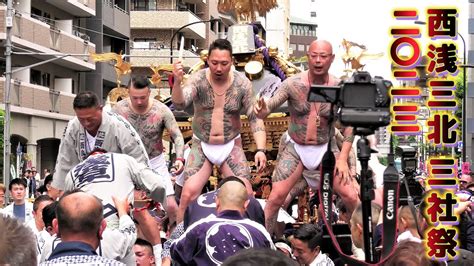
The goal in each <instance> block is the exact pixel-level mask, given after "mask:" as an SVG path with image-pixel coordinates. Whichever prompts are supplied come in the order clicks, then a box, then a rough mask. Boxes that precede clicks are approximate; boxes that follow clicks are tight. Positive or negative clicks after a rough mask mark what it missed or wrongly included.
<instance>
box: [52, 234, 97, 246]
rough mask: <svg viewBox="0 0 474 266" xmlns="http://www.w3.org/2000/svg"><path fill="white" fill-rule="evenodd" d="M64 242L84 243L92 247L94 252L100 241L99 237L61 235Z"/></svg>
mask: <svg viewBox="0 0 474 266" xmlns="http://www.w3.org/2000/svg"><path fill="white" fill-rule="evenodd" d="M61 241H62V242H72V241H75V242H82V243H86V244H88V245H89V246H91V247H92V248H93V249H94V250H96V249H97V247H98V246H99V239H98V238H97V236H86V235H85V234H71V235H70V234H66V235H64V234H61Z"/></svg>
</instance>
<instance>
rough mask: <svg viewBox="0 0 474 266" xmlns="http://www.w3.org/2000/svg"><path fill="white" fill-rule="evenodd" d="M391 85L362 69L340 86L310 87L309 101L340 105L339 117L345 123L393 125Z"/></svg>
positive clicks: (387, 81)
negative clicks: (391, 119) (391, 122)
mask: <svg viewBox="0 0 474 266" xmlns="http://www.w3.org/2000/svg"><path fill="white" fill-rule="evenodd" d="M391 87H392V83H391V82H390V81H389V80H384V79H383V78H382V77H378V76H376V77H374V78H372V77H371V76H370V74H369V72H366V71H359V72H355V73H354V75H353V76H352V77H351V78H350V79H349V80H348V81H345V82H342V85H340V86H311V89H310V91H309V94H308V101H309V102H330V103H333V104H335V105H337V106H338V107H340V109H339V110H340V111H339V112H338V114H337V115H338V117H339V120H340V121H341V122H342V124H344V125H346V126H352V127H364V128H370V129H377V128H379V127H383V126H387V125H389V124H390V118H391V116H390V95H389V89H390V88H391Z"/></svg>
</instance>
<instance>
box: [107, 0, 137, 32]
mask: <svg viewBox="0 0 474 266" xmlns="http://www.w3.org/2000/svg"><path fill="white" fill-rule="evenodd" d="M102 20H103V22H104V26H106V27H108V28H109V29H112V30H114V31H116V32H118V33H120V34H121V35H123V36H125V37H130V23H129V21H130V14H129V12H128V10H124V9H123V8H121V7H119V6H118V5H116V4H114V2H113V1H111V0H105V1H103V5H102Z"/></svg>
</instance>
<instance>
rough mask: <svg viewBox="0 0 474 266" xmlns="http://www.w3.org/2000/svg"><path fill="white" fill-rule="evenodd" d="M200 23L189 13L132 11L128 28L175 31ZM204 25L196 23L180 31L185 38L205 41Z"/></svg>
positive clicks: (197, 18) (198, 19)
mask: <svg viewBox="0 0 474 266" xmlns="http://www.w3.org/2000/svg"><path fill="white" fill-rule="evenodd" d="M199 21H202V20H201V19H200V18H199V17H197V16H196V15H195V14H193V13H192V12H190V11H175V10H159V11H132V12H131V15H130V27H131V28H132V29H151V30H177V29H179V28H180V27H181V26H184V25H186V24H189V23H193V22H199ZM206 26H207V24H206V23H197V24H194V25H191V26H189V27H186V28H184V29H182V30H181V32H183V33H184V35H185V36H186V37H187V38H191V39H205V38H206Z"/></svg>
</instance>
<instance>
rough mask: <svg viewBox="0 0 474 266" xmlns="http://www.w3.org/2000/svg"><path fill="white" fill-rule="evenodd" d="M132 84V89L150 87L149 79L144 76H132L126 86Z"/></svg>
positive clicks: (129, 86)
mask: <svg viewBox="0 0 474 266" xmlns="http://www.w3.org/2000/svg"><path fill="white" fill-rule="evenodd" d="M132 86H133V88H134V89H138V90H139V89H144V88H150V81H149V80H148V78H147V77H145V76H133V77H132V78H131V79H130V82H129V83H128V88H131V87H132Z"/></svg>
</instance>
